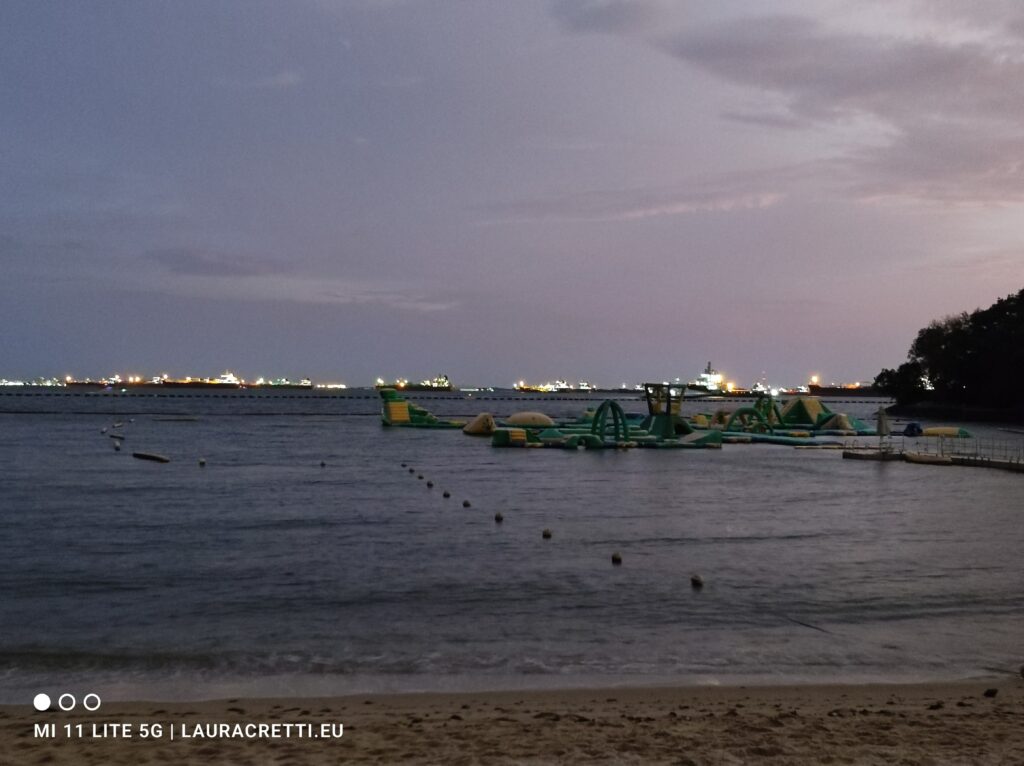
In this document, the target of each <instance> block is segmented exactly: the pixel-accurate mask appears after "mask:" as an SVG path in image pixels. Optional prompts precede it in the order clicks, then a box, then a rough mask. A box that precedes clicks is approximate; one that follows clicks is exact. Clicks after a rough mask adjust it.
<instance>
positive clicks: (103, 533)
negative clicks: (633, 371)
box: [0, 392, 1024, 702]
mask: <svg viewBox="0 0 1024 766" xmlns="http://www.w3.org/2000/svg"><path fill="white" fill-rule="evenodd" d="M414 398H415V397H414ZM523 399H529V400H528V401H518V400H516V397H515V396H509V395H498V394H495V395H490V398H486V395H485V398H484V399H483V400H480V397H477V399H476V400H474V399H467V398H465V397H464V396H458V395H452V396H447V397H446V396H440V397H427V396H422V397H420V400H421V401H422V403H423V404H424V405H425V406H427V407H428V408H429V409H432V410H434V411H436V412H438V413H439V414H451V415H473V414H476V413H477V412H480V411H483V410H489V411H491V412H495V413H496V414H508V413H510V412H512V411H515V410H518V409H522V408H528V409H541V410H544V411H547V412H549V413H550V414H554V415H562V414H569V413H577V412H579V411H581V410H582V408H583V406H585V405H586V404H593V402H587V401H584V399H583V398H582V397H569V396H567V397H558V398H538V397H534V398H532V399H530V398H527V397H524V398H523ZM624 405H625V406H626V407H627V409H632V410H639V409H640V408H641V407H642V403H641V402H640V401H639V400H631V399H627V400H625V401H624ZM714 406H715V405H688V407H689V408H690V409H691V410H697V409H711V408H713V407H714ZM877 406H878V403H877V402H863V401H859V402H858V401H851V402H848V403H843V404H834V405H833V409H835V410H838V411H847V412H850V413H852V414H856V415H860V416H863V417H868V416H869V415H870V414H871V413H872V412H873V411H874V410H875V408H877ZM0 413H2V414H0V429H2V434H3V438H2V439H0V465H2V466H3V473H2V477H0V545H2V554H0V701H4V702H22V701H24V700H25V699H26V698H27V696H29V695H31V694H34V693H36V692H38V691H48V692H50V693H53V692H57V693H60V692H64V691H68V692H72V693H78V694H84V693H86V692H90V691H91V692H97V693H99V694H100V695H101V696H103V697H104V699H105V700H107V699H137V698H196V697H214V696H233V695H238V694H266V695H285V694H345V693H352V692H364V691H383V690H389V691H391V690H427V689H485V688H510V687H547V686H558V687H563V686H577V685H599V684H600V685H609V684H620V683H655V684H657V683H677V682H684V683H708V684H711V683H730V682H744V683H756V682H800V681H811V680H840V681H875V680H882V681H890V680H891V681H897V680H923V679H950V678H960V677H969V676H977V675H991V674H994V673H999V672H1004V671H1012V670H1014V669H1015V668H1016V667H1019V665H1020V664H1021V662H1022V660H1024V654H1022V645H1021V640H1020V639H1021V637H1022V636H1024V610H1022V606H1024V604H1022V600H1021V592H1022V586H1024V564H1022V562H1024V557H1022V556H1021V551H1022V550H1024V523H1022V521H1024V516H1022V511H1024V508H1022V505H1024V501H1022V498H1024V492H1022V489H1024V476H1022V475H1020V474H1012V473H1004V472H1000V471H991V470H983V469H966V468H943V467H933V466H920V465H906V464H902V463H886V464H874V463H865V462H860V461H848V460H842V459H841V456H840V454H839V453H838V452H834V451H813V450H794V449H791V448H788V447H777V446H768V445H726V446H725V447H724V448H723V449H722V450H707V451H703V450H678V451H660V450H632V451H625V452H618V451H603V452H587V451H580V452H573V453H569V452H564V451H561V450H515V449H506V450H499V449H492V448H491V447H490V444H489V440H487V439H477V438H471V437H467V436H464V435H463V434H462V433H461V432H460V431H457V430H456V431H416V430H401V429H383V428H382V427H381V425H380V422H379V419H378V418H377V417H376V413H377V400H376V397H375V396H374V395H373V393H372V392H361V393H360V392H349V393H346V394H344V395H340V394H339V395H337V396H310V395H304V394H301V393H300V394H297V395H294V396H291V397H283V398H282V397H271V396H264V395H259V396H255V397H251V396H242V395H232V394H224V395H221V396H208V395H205V396H204V395H202V394H199V395H195V396H187V397H186V396H181V397H175V398H165V397H142V396H138V397H112V396H105V397H104V396H98V395H93V396H88V395H84V396H76V397H63V396H53V395H48V394H45V393H44V394H43V395H40V396H32V397H27V396H22V397H11V396H8V395H6V394H4V395H0ZM115 420H116V421H122V422H123V423H124V425H123V426H122V427H121V428H119V429H116V430H117V431H118V432H122V433H123V434H124V436H125V439H124V446H123V448H122V449H121V451H119V452H117V451H115V450H114V449H113V445H114V442H115V440H114V439H111V438H110V437H109V434H110V433H111V431H110V430H108V431H107V433H102V432H101V430H102V429H104V428H106V429H110V427H111V425H112V423H113V422H114V421H115ZM987 433H989V435H991V434H993V433H995V431H994V430H991V429H990V430H989V431H988V432H987ZM137 450H139V451H147V452H157V453H161V454H164V455H167V456H169V457H171V458H172V462H170V463H168V464H158V463H151V462H144V461H140V460H135V459H133V458H132V456H131V452H132V451H137ZM200 458H204V459H205V460H206V466H205V467H200V466H199V460H200ZM321 462H323V463H324V465H323V466H321ZM402 463H407V464H408V465H409V466H411V467H412V468H413V469H414V471H415V472H414V473H410V472H409V470H408V468H403V467H402V466H401V464H402ZM420 474H422V476H423V477H424V478H423V479H422V480H420V479H418V478H417V476H419V475H420ZM428 480H429V481H432V482H433V484H434V486H433V488H428V487H427V481H428ZM443 491H448V492H449V493H450V495H451V496H450V497H449V498H447V499H446V498H444V497H443V496H442V492H443ZM464 500H468V501H469V502H470V503H471V507H469V508H464V507H463V501H464ZM497 512H500V513H502V514H503V516H504V523H502V524H501V525H498V524H496V523H495V521H494V514H495V513H497ZM545 528H548V529H550V530H551V532H552V537H551V539H549V540H544V539H542V537H541V531H542V530H543V529H545ZM614 552H618V553H620V554H621V556H622V559H623V564H622V566H619V567H613V566H612V565H611V556H612V554H613V553H614ZM691 573H699V574H701V575H702V576H703V578H704V580H705V583H706V585H705V587H704V588H703V589H702V590H700V591H694V590H692V589H691V587H690V582H689V579H690V575H691Z"/></svg>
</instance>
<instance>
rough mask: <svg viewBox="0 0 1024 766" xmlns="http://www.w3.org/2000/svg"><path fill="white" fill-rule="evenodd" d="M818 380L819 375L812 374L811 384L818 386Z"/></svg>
mask: <svg viewBox="0 0 1024 766" xmlns="http://www.w3.org/2000/svg"><path fill="white" fill-rule="evenodd" d="M818 380H819V378H818V376H817V375H812V376H811V385H812V386H816V385H818Z"/></svg>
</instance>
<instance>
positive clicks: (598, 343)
mask: <svg viewBox="0 0 1024 766" xmlns="http://www.w3.org/2000/svg"><path fill="white" fill-rule="evenodd" d="M0 167H2V178H3V183H2V184H0V268H2V274H3V279H2V280H0V327H2V337H3V342H2V344H0V377H7V378H14V377H27V376H35V375H61V376H62V375H64V374H67V373H70V374H75V375H78V376H81V377H85V376H87V375H88V376H93V377H95V376H98V375H107V374H111V373H113V372H120V373H122V374H127V373H141V374H158V373H161V372H169V373H171V374H172V375H186V374H192V375H196V374H201V375H217V374H219V373H221V372H223V371H224V370H225V369H231V370H233V371H235V372H236V373H238V374H239V375H243V376H247V377H255V376H257V375H266V376H278V375H288V376H291V377H302V376H310V377H312V378H314V379H315V380H341V381H344V382H346V383H349V384H350V385H358V384H367V383H370V382H372V381H373V379H374V378H376V377H377V376H378V375H379V376H383V377H385V378H393V377H395V376H406V377H410V378H421V377H428V376H433V375H436V374H438V373H447V374H448V375H449V376H450V377H451V378H452V381H453V382H454V383H455V384H456V385H459V384H462V385H473V384H493V385H508V384H510V383H511V382H512V381H514V380H517V379H519V378H526V379H528V380H533V381H541V380H550V379H555V378H566V379H573V380H576V379H579V378H585V379H588V380H592V381H594V382H596V383H601V384H605V385H618V384H619V383H621V382H623V381H629V382H640V381H642V380H660V379H665V378H674V377H677V376H679V377H683V378H692V377H695V376H696V374H697V373H698V372H699V371H700V370H701V369H702V368H703V366H704V364H705V363H706V362H707V361H708V360H711V361H712V362H713V363H714V364H715V366H716V367H718V368H720V369H722V370H723V371H725V372H727V373H728V374H729V376H730V377H731V378H733V379H735V380H736V381H738V382H739V383H742V384H747V385H749V384H752V383H754V382H755V381H757V380H758V379H759V378H761V377H762V375H764V376H765V377H766V378H767V380H768V382H770V383H775V384H780V383H781V384H794V385H795V384H798V383H802V382H805V381H806V380H807V378H808V376H809V375H810V374H812V373H819V374H820V375H821V376H822V378H823V379H824V380H825V381H826V382H828V381H837V382H845V381H851V380H870V379H871V378H872V377H873V376H874V375H875V374H876V373H877V372H878V371H879V369H880V368H881V367H883V366H886V367H894V366H896V365H898V364H899V363H900V362H901V361H902V360H903V359H904V358H905V355H906V352H907V348H908V347H909V345H910V343H911V341H912V340H913V338H914V335H915V334H916V332H917V330H918V329H919V328H921V327H923V326H924V325H926V324H927V323H928V322H929V321H931V320H932V319H936V318H940V317H942V316H944V315H948V314H951V313H957V312H960V311H965V310H966V311H970V310H973V309H975V308H978V307H981V306H987V305H989V304H990V303H992V302H993V301H994V300H995V299H997V298H999V297H1003V296H1006V295H1007V294H1009V293H1011V292H1016V291H1017V290H1019V289H1021V287H1024V246H1022V242H1024V216H1022V215H1021V213H1022V207H1024V4H1021V3H1018V2H1009V1H1007V2H996V1H990V2H985V3H962V2H956V1H955V0H949V1H948V2H943V1H941V0H935V1H934V2H924V1H916V0H902V1H901V0H891V1H890V0H886V1H885V2H881V1H880V2H830V1H828V0H809V1H808V2H773V3H764V2H713V3H712V2H701V1H695V2H685V1H684V0H633V1H631V2H625V1H623V0H445V1H442V0H438V1H436V2H435V1H433V0H316V1H313V0H290V1H288V2H283V1H282V2H259V1H253V0H238V1H232V0H201V1H197V2H181V1H176V2H140V1H138V0H129V1H126V2H112V1H111V2H87V1H78V0H76V1H74V2H72V1H71V0H68V1H67V2H45V1H40V0H25V1H24V2H22V1H19V0H3V2H0Z"/></svg>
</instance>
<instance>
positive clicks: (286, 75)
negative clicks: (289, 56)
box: [213, 69, 305, 90]
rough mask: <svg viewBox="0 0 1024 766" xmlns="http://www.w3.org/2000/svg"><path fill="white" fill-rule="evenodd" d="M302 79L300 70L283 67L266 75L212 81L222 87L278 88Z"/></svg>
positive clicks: (291, 85) (297, 82) (299, 81)
mask: <svg viewBox="0 0 1024 766" xmlns="http://www.w3.org/2000/svg"><path fill="white" fill-rule="evenodd" d="M304 79H305V77H304V76H303V74H302V72H300V71H298V70H295V69H284V70H282V71H280V72H277V73H276V74H272V75H267V76H265V77H252V78H238V77H218V78H216V79H215V80H214V81H213V84H214V85H217V86H219V87H222V88H243V89H246V88H251V89H255V90H279V89H284V88H294V87H295V86H296V85H301V84H302V82H303V80H304Z"/></svg>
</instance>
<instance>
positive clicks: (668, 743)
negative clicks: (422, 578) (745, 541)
mask: <svg viewBox="0 0 1024 766" xmlns="http://www.w3.org/2000/svg"><path fill="white" fill-rule="evenodd" d="M40 723H54V724H56V730H57V731H56V735H55V736H53V737H48V736H37V735H36V732H35V725H36V724H40ZM285 723H291V724H305V726H302V727H299V726H294V725H293V726H291V727H290V728H287V729H286V728H285V727H283V726H278V727H277V728H276V729H274V728H269V726H270V725H272V724H285ZM66 724H70V727H71V728H70V732H71V733H70V736H69V735H68V730H67V729H65V725H66ZM125 724H130V727H126V726H124V725H125ZM143 724H147V725H149V726H150V727H152V725H153V724H159V725H160V727H161V728H160V730H159V731H160V736H159V737H158V738H157V737H153V736H152V735H151V736H150V737H142V736H141V732H142V730H143ZM221 724H228V726H226V727H225V726H221ZM236 724H238V726H236ZM260 724H266V725H267V726H265V727H264V728H263V730H262V731H263V736H260V728H259V725H260ZM332 724H333V725H335V727H334V728H333V730H332V726H331V725H332ZM337 724H343V726H344V733H343V735H342V736H341V737H340V738H339V737H337V736H336V732H337V728H336V725H337ZM79 725H81V728H79ZM116 725H117V726H116ZM125 731H130V732H131V737H130V738H128V737H125V736H117V737H115V736H113V735H114V734H115V733H120V734H122V735H123V733H124V732H125ZM172 731H173V733H174V739H173V741H172V740H171V739H170V735H171V733H172ZM286 731H290V732H292V734H291V736H284V735H285V732H286ZM332 731H333V732H334V734H335V736H331V733H332ZM204 732H206V733H208V734H209V733H213V732H216V733H215V734H214V735H213V736H203V733H204ZM309 732H315V733H316V734H317V737H316V738H313V737H310V736H307V735H308V733H309ZM271 733H276V734H277V737H276V738H273V737H271V736H270V734H271ZM300 734H301V736H299V735H300ZM321 734H323V735H324V736H321ZM0 755H2V756H3V758H2V761H3V763H4V764H10V765H11V766H22V765H27V764H44V763H45V764H193V763H195V764H200V763H203V764H206V763H216V764H253V765H254V766H255V765H257V764H336V763H367V764H391V763H439V764H440V763H443V764H491V763H494V764H513V763H529V764H548V763H551V764H554V763H624V764H634V763H635V764H677V765H679V766H684V765H688V764H700V765H703V764H744V763H765V764H812V763H814V764H817V763H836V764H893V763H899V764H1019V763H1024V682H1022V681H1021V680H1020V679H1019V678H1010V677H1007V678H1006V679H999V680H997V681H987V682H985V681H981V682H956V683H944V684H914V685H864V686H859V685H817V686H771V687H768V686H749V687H743V686H737V687H648V688H629V689H625V688H606V689H586V690H578V689H577V690H564V691H537V692H488V693H466V694H403V695H369V696H354V697H336V698H319V699H258V700H257V699H230V700H219V701H211V702H192V703H163V702H134V703H122V704H118V703H104V704H103V705H102V708H101V709H100V710H99V711H97V712H95V713H78V714H76V713H59V712H57V713H53V712H48V713H36V712H35V711H33V710H32V709H31V707H30V706H29V705H28V704H26V705H23V706H12V705H7V706H3V707H0Z"/></svg>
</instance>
